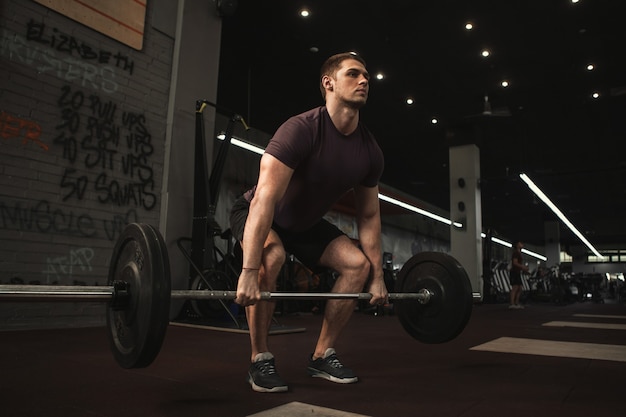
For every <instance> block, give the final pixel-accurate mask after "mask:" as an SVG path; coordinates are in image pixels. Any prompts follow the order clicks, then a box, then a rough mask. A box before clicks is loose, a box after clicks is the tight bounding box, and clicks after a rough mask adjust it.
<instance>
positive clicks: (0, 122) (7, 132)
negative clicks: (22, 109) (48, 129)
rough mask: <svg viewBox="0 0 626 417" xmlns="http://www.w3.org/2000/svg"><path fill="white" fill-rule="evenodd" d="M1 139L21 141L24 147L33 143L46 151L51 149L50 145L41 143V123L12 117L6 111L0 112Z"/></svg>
mask: <svg viewBox="0 0 626 417" xmlns="http://www.w3.org/2000/svg"><path fill="white" fill-rule="evenodd" d="M0 137H2V139H4V140H7V141H8V140H11V139H17V140H21V141H22V145H27V144H28V143H30V142H33V143H35V144H37V145H38V146H39V147H40V148H41V149H43V150H44V151H47V150H48V149H49V147H48V145H46V144H45V143H43V142H42V141H41V138H40V137H41V126H39V123H37V122H34V121H32V120H26V119H24V118H21V117H18V116H15V115H12V114H10V113H8V112H5V111H4V110H0Z"/></svg>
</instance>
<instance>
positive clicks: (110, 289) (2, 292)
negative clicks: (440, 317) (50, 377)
mask: <svg viewBox="0 0 626 417" xmlns="http://www.w3.org/2000/svg"><path fill="white" fill-rule="evenodd" d="M125 286H126V283H118V284H117V285H112V286H76V285H66V286H62V285H0V300H2V301H34V300H42V301H74V302H79V301H91V302H96V301H105V302H111V303H117V306H118V307H123V304H124V302H125V300H126V299H127V298H128V296H127V295H126V294H123V293H124V292H125V291H127V290H126V289H122V290H120V288H123V287H125ZM432 295H433V293H432V292H430V291H429V290H427V289H421V290H420V291H418V292H415V293H389V295H388V298H389V300H417V301H418V302H420V303H424V304H425V303H428V302H429V301H430V298H431V297H432ZM170 298H171V299H185V300H234V299H236V298H237V292H236V291H223V290H217V291H216V290H172V291H171V292H170ZM371 298H372V294H370V293H367V292H362V293H333V292H326V293H323V292H319V293H300V292H269V291H261V300H332V299H339V300H344V299H355V300H370V299H371ZM115 300H117V301H115Z"/></svg>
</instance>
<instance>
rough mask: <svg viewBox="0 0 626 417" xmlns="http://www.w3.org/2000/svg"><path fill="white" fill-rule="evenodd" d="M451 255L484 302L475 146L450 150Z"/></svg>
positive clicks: (477, 160)
mask: <svg viewBox="0 0 626 417" xmlns="http://www.w3.org/2000/svg"><path fill="white" fill-rule="evenodd" d="M450 218H451V220H452V221H453V222H459V223H462V224H463V227H461V228H459V227H456V226H454V225H453V226H451V231H450V248H451V253H450V254H451V255H452V256H453V257H454V258H456V259H457V260H458V261H459V263H460V264H461V265H462V266H463V268H464V269H465V271H466V272H467V275H468V276H469V278H470V281H471V283H472V292H473V293H474V299H478V298H480V300H482V289H483V279H482V275H483V266H482V253H483V251H482V238H481V237H480V233H481V231H482V211H481V202H480V151H479V149H478V147H477V146H476V145H462V146H453V147H451V148H450Z"/></svg>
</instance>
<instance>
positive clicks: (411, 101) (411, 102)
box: [406, 97, 415, 106]
mask: <svg viewBox="0 0 626 417" xmlns="http://www.w3.org/2000/svg"><path fill="white" fill-rule="evenodd" d="M413 103H415V102H414V101H413V99H412V98H411V97H409V98H407V99H406V104H408V105H409V106H410V105H411V104H413Z"/></svg>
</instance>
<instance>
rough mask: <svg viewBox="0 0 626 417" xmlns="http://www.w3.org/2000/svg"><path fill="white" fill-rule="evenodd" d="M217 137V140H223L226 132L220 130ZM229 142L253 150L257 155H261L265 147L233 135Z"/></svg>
mask: <svg viewBox="0 0 626 417" xmlns="http://www.w3.org/2000/svg"><path fill="white" fill-rule="evenodd" d="M217 138H218V139H219V140H224V139H225V138H226V134H225V133H223V132H222V133H220V134H219V135H217ZM230 143H232V144H233V145H235V146H237V147H239V148H242V149H245V150H247V151H250V152H254V153H256V154H259V155H263V154H264V153H265V149H263V148H262V147H260V146H257V145H254V144H252V143H250V142H246V141H244V140H241V139H238V138H236V137H234V136H233V137H232V138H231V139H230Z"/></svg>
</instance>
